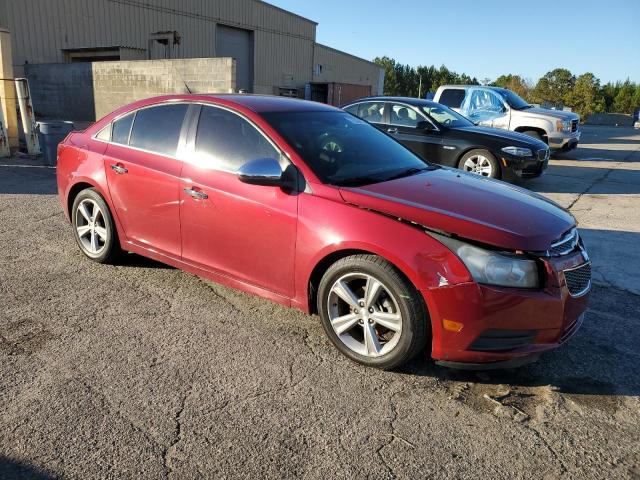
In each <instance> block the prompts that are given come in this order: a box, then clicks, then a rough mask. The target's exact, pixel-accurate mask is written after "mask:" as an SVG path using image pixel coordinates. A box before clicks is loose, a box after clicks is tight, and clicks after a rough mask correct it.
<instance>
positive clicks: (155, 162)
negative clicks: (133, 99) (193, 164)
mask: <svg viewBox="0 0 640 480" xmlns="http://www.w3.org/2000/svg"><path fill="white" fill-rule="evenodd" d="M187 109H188V105H187V104H185V103H182V104H176V103H174V104H162V105H157V106H152V107H147V108H143V109H140V110H138V111H136V112H134V113H132V114H129V115H127V116H125V117H121V118H120V119H118V120H116V121H115V122H114V123H113V126H112V131H111V143H109V146H108V147H107V150H106V152H105V155H104V162H105V171H106V175H107V183H108V185H109V192H110V194H111V198H112V201H113V204H114V206H115V210H116V212H115V213H116V215H117V216H118V218H119V219H120V222H121V223H122V226H123V228H124V230H125V234H126V237H127V240H129V241H131V242H134V243H136V244H138V245H141V246H143V247H146V248H149V249H153V250H156V251H158V252H161V253H163V254H167V255H170V256H172V257H175V258H180V255H181V251H180V250H181V245H180V209H179V200H180V196H179V188H180V185H179V182H180V181H179V178H180V171H181V169H182V161H180V160H178V159H177V158H176V153H177V149H178V144H179V141H180V138H181V130H182V125H183V123H184V118H185V114H186V112H187Z"/></svg>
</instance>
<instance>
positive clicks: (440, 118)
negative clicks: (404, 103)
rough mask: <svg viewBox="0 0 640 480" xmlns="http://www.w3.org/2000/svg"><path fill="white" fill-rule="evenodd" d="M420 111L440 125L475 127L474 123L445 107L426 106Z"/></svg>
mask: <svg viewBox="0 0 640 480" xmlns="http://www.w3.org/2000/svg"><path fill="white" fill-rule="evenodd" d="M420 109H421V110H422V111H423V112H424V113H426V114H427V115H428V116H429V117H430V118H431V119H432V120H433V121H435V122H436V123H437V124H438V125H444V126H445V127H453V128H456V127H471V126H473V122H472V121H471V120H468V119H467V118H465V117H463V116H462V115H460V114H459V113H457V112H454V111H453V110H451V109H450V108H449V107H445V106H444V105H430V106H427V105H424V106H422V107H420Z"/></svg>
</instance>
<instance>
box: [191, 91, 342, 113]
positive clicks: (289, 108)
mask: <svg viewBox="0 0 640 480" xmlns="http://www.w3.org/2000/svg"><path fill="white" fill-rule="evenodd" d="M187 97H188V98H189V99H191V100H193V99H194V98H201V99H203V100H205V99H209V100H213V101H215V100H223V101H226V102H231V103H235V104H237V105H241V106H243V107H245V108H248V109H249V110H253V111H254V112H256V113H266V112H322V111H329V112H331V111H339V109H338V108H336V107H332V106H331V105H326V104H324V103H318V102H311V101H308V100H301V99H298V98H290V97H278V96H275V95H254V94H248V93H230V94H218V93H208V94H197V95H191V96H187Z"/></svg>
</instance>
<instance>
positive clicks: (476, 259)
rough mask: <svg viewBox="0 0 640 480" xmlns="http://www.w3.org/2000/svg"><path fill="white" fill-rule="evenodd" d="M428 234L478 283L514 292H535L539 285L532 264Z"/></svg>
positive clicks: (529, 261) (434, 234)
mask: <svg viewBox="0 0 640 480" xmlns="http://www.w3.org/2000/svg"><path fill="white" fill-rule="evenodd" d="M429 234H430V235H432V236H433V237H434V238H436V239H437V240H438V241H440V242H442V243H443V244H444V245H446V246H447V247H449V248H450V249H451V251H452V252H453V253H455V254H456V255H457V256H458V258H460V260H462V263H464V264H465V266H466V267H467V269H468V270H469V272H470V273H471V276H472V277H473V279H474V280H475V281H476V282H478V283H484V284H487V285H497V286H501V287H515V288H538V286H539V285H540V283H539V278H538V269H537V267H536V263H535V262H534V261H533V260H529V259H526V258H522V257H521V256H517V255H515V254H514V255H509V254H508V255H505V254H501V253H496V252H491V251H489V250H485V249H483V248H480V247H476V246H475V245H471V244H469V243H465V242H461V241H460V240H456V239H454V238H450V237H446V236H444V235H439V234H436V233H432V232H429Z"/></svg>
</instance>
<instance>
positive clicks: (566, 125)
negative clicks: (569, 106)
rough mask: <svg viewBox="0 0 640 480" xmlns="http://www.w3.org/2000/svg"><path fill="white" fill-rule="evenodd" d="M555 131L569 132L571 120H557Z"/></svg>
mask: <svg viewBox="0 0 640 480" xmlns="http://www.w3.org/2000/svg"><path fill="white" fill-rule="evenodd" d="M556 130H558V131H559V132H570V131H571V120H565V121H562V120H558V121H557V122H556Z"/></svg>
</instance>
